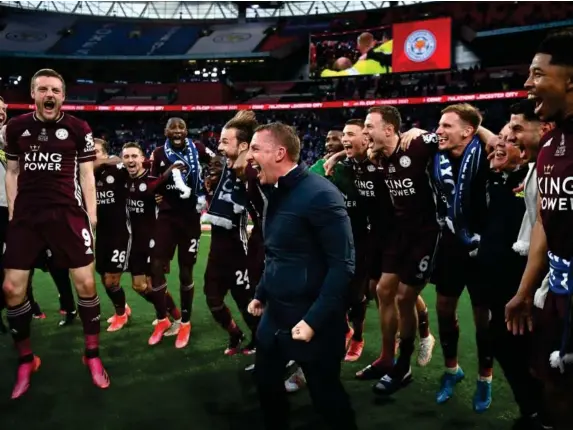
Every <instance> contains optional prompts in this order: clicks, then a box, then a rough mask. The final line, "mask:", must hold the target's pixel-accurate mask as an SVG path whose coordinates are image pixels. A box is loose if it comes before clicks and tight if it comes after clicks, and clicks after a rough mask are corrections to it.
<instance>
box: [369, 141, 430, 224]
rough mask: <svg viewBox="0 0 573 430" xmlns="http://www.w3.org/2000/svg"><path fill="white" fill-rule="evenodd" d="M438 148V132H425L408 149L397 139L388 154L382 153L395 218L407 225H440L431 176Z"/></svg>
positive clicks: (381, 162)
mask: <svg viewBox="0 0 573 430" xmlns="http://www.w3.org/2000/svg"><path fill="white" fill-rule="evenodd" d="M437 148H438V136H437V135H435V134H426V135H423V136H420V137H418V138H417V139H414V140H413V141H412V143H411V144H410V146H409V147H408V149H406V150H402V149H400V144H399V143H398V146H397V147H396V150H395V151H394V152H393V153H392V154H391V155H390V156H389V157H385V156H382V157H380V166H381V167H382V172H383V175H384V182H385V183H386V186H387V187H388V191H389V193H390V199H391V200H392V205H393V206H394V215H395V217H396V221H397V222H399V223H401V224H403V223H406V224H407V225H408V227H425V226H427V227H429V228H431V227H436V228H437V227H438V222H437V213H436V199H437V196H436V193H435V190H434V187H433V182H432V176H431V175H432V172H431V165H432V162H433V157H434V154H435V153H436V151H437Z"/></svg>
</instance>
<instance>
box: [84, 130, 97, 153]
mask: <svg viewBox="0 0 573 430" xmlns="http://www.w3.org/2000/svg"><path fill="white" fill-rule="evenodd" d="M85 140H86V146H85V148H84V151H85V152H91V151H95V142H94V136H93V134H92V133H88V134H86V137H85Z"/></svg>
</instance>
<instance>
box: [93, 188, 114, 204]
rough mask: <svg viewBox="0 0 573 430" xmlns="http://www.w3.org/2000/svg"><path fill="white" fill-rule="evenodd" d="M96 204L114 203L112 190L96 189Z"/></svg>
mask: <svg viewBox="0 0 573 430" xmlns="http://www.w3.org/2000/svg"><path fill="white" fill-rule="evenodd" d="M96 196H97V204H98V205H113V204H114V203H115V194H114V192H113V191H112V190H107V191H96Z"/></svg>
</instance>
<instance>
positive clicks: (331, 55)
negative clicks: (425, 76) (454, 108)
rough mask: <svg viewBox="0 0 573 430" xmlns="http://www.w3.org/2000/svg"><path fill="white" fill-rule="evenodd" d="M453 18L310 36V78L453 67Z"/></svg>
mask: <svg viewBox="0 0 573 430" xmlns="http://www.w3.org/2000/svg"><path fill="white" fill-rule="evenodd" d="M451 27H452V25H451V18H438V19H432V20H426V21H415V22H407V23H401V24H395V25H392V26H389V27H377V28H369V29H362V30H353V31H343V32H338V33H319V34H311V36H310V77H311V78H314V79H320V78H336V77H342V76H360V75H383V74H386V73H393V72H394V73H406V72H417V71H423V70H444V69H449V68H450V67H451V55H452V40H451Z"/></svg>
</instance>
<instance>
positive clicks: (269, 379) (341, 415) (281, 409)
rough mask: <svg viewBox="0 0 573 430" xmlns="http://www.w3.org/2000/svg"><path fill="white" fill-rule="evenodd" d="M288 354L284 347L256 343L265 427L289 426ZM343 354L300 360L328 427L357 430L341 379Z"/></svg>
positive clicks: (283, 429) (275, 429) (284, 429)
mask: <svg viewBox="0 0 573 430" xmlns="http://www.w3.org/2000/svg"><path fill="white" fill-rule="evenodd" d="M288 361H289V358H288V357H287V356H286V355H285V354H284V353H283V351H282V350H281V348H280V347H279V346H278V345H276V346H274V347H270V348H269V347H266V348H265V347H261V346H258V347H257V354H256V359H255V382H256V385H257V391H258V395H259V401H260V405H261V409H262V413H263V421H264V428H265V429H267V430H288V429H289V428H290V427H289V403H288V399H287V392H286V390H285V387H284V378H285V366H286V364H287V363H288ZM341 362H342V358H341V357H338V356H337V355H336V354H332V357H331V356H330V354H324V355H322V357H321V359H320V360H319V359H318V358H317V359H313V360H309V361H304V360H302V361H301V360H297V364H298V365H299V366H300V367H301V368H302V370H303V372H304V375H305V378H306V382H307V386H308V390H309V392H310V397H311V399H312V403H313V405H314V408H315V410H316V412H318V414H319V415H321V416H322V418H323V419H324V421H325V422H326V424H327V425H328V428H329V429H332V430H356V429H357V426H356V420H355V415H354V410H353V409H352V406H351V404H350V399H349V397H348V394H347V393H346V390H345V389H344V386H343V385H342V382H341V381H340V370H341V365H342V364H341Z"/></svg>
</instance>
